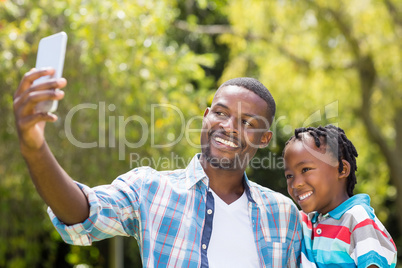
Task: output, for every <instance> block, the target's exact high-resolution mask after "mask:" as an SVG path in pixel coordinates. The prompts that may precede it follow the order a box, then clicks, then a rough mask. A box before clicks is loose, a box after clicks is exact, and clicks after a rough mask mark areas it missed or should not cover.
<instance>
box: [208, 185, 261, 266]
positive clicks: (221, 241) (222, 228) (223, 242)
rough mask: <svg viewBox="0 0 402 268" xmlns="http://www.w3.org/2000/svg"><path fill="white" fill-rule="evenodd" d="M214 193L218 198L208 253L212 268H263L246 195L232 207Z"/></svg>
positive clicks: (216, 199) (215, 199)
mask: <svg viewBox="0 0 402 268" xmlns="http://www.w3.org/2000/svg"><path fill="white" fill-rule="evenodd" d="M210 191H211V192H212V194H213V196H214V202H215V212H214V217H213V223H212V234H211V240H210V241H209V246H208V252H207V255H208V263H209V267H211V268H224V267H228V268H229V267H230V268H236V267H239V268H245V267H246V268H248V267H260V261H259V258H258V252H257V247H256V244H255V240H254V234H253V230H252V224H251V219H250V217H249V215H248V200H247V196H246V193H245V192H244V193H243V195H242V196H241V197H240V198H239V199H237V200H236V201H234V202H233V203H231V204H229V205H228V204H227V203H225V201H223V200H222V199H220V198H219V196H217V195H216V194H215V193H214V192H213V191H212V190H211V189H210Z"/></svg>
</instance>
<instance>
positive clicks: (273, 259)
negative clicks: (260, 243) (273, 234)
mask: <svg viewBox="0 0 402 268" xmlns="http://www.w3.org/2000/svg"><path fill="white" fill-rule="evenodd" d="M267 245H268V255H265V256H264V258H265V260H264V262H265V264H267V267H286V263H287V259H288V258H289V256H288V254H289V252H288V249H289V244H288V243H281V242H267ZM267 258H268V259H267Z"/></svg>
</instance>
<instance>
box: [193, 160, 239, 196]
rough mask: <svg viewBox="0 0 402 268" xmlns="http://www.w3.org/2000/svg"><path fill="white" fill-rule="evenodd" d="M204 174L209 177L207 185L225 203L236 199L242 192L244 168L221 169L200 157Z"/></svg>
mask: <svg viewBox="0 0 402 268" xmlns="http://www.w3.org/2000/svg"><path fill="white" fill-rule="evenodd" d="M200 160H201V165H202V167H203V169H204V172H205V174H207V176H208V178H209V187H210V188H211V189H212V190H213V191H214V192H215V193H216V194H217V195H218V196H219V197H220V198H221V199H222V200H223V201H225V202H226V203H227V204H230V203H232V202H234V201H236V200H237V199H238V198H240V197H241V195H242V194H243V192H244V183H243V180H244V178H243V176H244V170H239V169H222V168H218V167H214V166H212V165H211V164H210V163H209V162H208V161H206V160H205V159H200Z"/></svg>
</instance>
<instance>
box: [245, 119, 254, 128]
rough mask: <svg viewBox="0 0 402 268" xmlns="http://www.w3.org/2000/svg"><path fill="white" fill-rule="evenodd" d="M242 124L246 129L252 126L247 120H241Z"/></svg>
mask: <svg viewBox="0 0 402 268" xmlns="http://www.w3.org/2000/svg"><path fill="white" fill-rule="evenodd" d="M243 124H244V125H246V126H248V127H251V126H252V124H251V123H250V122H249V121H247V120H243Z"/></svg>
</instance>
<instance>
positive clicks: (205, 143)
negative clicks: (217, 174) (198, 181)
mask: <svg viewBox="0 0 402 268" xmlns="http://www.w3.org/2000/svg"><path fill="white" fill-rule="evenodd" d="M267 106H268V105H267V103H266V102H265V101H264V100H263V99H262V98H260V97H259V96H258V95H257V94H255V93H253V92H252V91H250V90H247V89H245V88H242V87H238V86H226V87H223V88H220V89H219V91H218V92H217V93H216V95H215V97H214V100H213V102H212V105H211V108H208V109H207V110H206V111H205V113H204V120H203V128H202V133H201V145H202V158H203V159H204V160H206V161H207V162H209V163H210V164H212V166H215V167H218V168H223V169H231V170H233V169H237V170H244V169H245V168H246V166H247V164H248V162H249V161H250V160H251V158H252V157H253V156H254V154H255V152H256V151H257V149H258V148H261V147H265V146H267V145H268V143H269V141H270V139H271V136H272V132H270V131H269V123H268V120H267V119H266V114H267V109H268V107H267Z"/></svg>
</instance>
